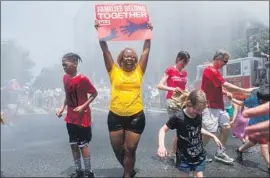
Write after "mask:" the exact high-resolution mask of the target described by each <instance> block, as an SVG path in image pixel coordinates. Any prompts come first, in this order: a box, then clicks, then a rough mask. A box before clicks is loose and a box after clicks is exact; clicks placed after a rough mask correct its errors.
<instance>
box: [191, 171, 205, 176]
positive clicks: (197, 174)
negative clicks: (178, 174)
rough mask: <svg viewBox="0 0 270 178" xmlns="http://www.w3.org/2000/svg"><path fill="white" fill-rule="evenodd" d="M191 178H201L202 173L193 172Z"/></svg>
mask: <svg viewBox="0 0 270 178" xmlns="http://www.w3.org/2000/svg"><path fill="white" fill-rule="evenodd" d="M193 176H194V177H203V172H202V171H199V172H197V171H194V172H193Z"/></svg>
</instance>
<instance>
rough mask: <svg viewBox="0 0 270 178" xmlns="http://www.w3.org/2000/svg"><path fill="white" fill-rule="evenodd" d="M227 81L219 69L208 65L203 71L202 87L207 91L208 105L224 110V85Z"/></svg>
mask: <svg viewBox="0 0 270 178" xmlns="http://www.w3.org/2000/svg"><path fill="white" fill-rule="evenodd" d="M224 82H225V80H224V79H223V77H222V76H221V74H220V72H219V71H218V69H215V68H214V67H212V66H208V67H206V68H205V69H204V71H203V76H202V85H201V89H202V90H203V91H204V92H205V94H206V98H207V101H208V105H209V107H210V108H213V109H222V110H224V102H223V92H222V85H223V83H224Z"/></svg>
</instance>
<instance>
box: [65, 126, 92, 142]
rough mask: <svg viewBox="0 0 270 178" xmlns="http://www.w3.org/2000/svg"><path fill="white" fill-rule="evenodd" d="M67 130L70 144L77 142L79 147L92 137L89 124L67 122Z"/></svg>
mask: <svg viewBox="0 0 270 178" xmlns="http://www.w3.org/2000/svg"><path fill="white" fill-rule="evenodd" d="M67 131H68V135H69V143H70V145H73V144H77V145H78V146H79V147H84V146H85V145H87V144H88V143H89V142H90V141H91V139H92V128H91V126H89V127H82V126H80V125H76V124H71V123H67Z"/></svg>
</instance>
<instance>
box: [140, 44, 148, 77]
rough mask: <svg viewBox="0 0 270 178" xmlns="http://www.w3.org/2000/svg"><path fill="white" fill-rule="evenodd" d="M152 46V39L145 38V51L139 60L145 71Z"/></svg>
mask: <svg viewBox="0 0 270 178" xmlns="http://www.w3.org/2000/svg"><path fill="white" fill-rule="evenodd" d="M150 47H151V40H150V39H148V40H145V41H144V45H143V52H142V55H141V58H140V61H139V65H140V67H141V69H142V71H143V73H144V72H145V70H146V67H147V63H148V58H149V53H150Z"/></svg>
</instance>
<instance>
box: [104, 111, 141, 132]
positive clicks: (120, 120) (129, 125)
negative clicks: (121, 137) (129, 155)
mask: <svg viewBox="0 0 270 178" xmlns="http://www.w3.org/2000/svg"><path fill="white" fill-rule="evenodd" d="M107 124H108V129H109V131H110V132H114V131H119V130H128V131H131V132H134V133H137V134H142V133H143V131H144V128H145V115H144V112H143V111H140V112H139V113H137V114H134V115H132V116H119V115H117V114H115V113H113V112H112V111H109V114H108V121H107Z"/></svg>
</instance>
